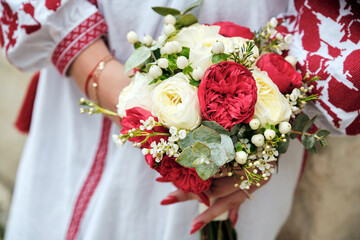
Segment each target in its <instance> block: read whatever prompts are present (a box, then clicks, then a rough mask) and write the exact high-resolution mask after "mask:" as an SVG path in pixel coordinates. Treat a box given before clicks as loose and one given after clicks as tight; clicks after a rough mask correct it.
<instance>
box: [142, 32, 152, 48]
mask: <svg viewBox="0 0 360 240" xmlns="http://www.w3.org/2000/svg"><path fill="white" fill-rule="evenodd" d="M142 42H143V43H144V44H145V45H146V46H151V44H152V42H153V39H152V37H151V36H150V35H145V36H144V37H143V39H142Z"/></svg>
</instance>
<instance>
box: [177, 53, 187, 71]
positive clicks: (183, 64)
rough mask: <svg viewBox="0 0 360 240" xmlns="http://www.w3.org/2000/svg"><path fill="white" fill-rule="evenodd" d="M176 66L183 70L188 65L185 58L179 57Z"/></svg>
mask: <svg viewBox="0 0 360 240" xmlns="http://www.w3.org/2000/svg"><path fill="white" fill-rule="evenodd" d="M176 65H177V67H178V68H180V69H185V68H186V67H187V66H188V65H189V61H188V60H187V58H186V57H184V56H180V57H178V58H177V59H176Z"/></svg>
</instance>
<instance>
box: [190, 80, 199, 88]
mask: <svg viewBox="0 0 360 240" xmlns="http://www.w3.org/2000/svg"><path fill="white" fill-rule="evenodd" d="M189 84H190V85H192V86H194V87H198V86H199V85H200V81H195V80H194V79H190V81H189Z"/></svg>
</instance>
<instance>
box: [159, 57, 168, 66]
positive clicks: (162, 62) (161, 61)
mask: <svg viewBox="0 0 360 240" xmlns="http://www.w3.org/2000/svg"><path fill="white" fill-rule="evenodd" d="M157 65H158V66H159V67H161V68H167V67H168V66H169V60H167V59H166V58H160V59H158V60H157Z"/></svg>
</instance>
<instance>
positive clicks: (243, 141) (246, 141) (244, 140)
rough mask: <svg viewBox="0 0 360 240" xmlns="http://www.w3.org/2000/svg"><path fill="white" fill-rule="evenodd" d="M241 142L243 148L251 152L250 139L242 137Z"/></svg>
mask: <svg viewBox="0 0 360 240" xmlns="http://www.w3.org/2000/svg"><path fill="white" fill-rule="evenodd" d="M239 142H240V144H241V148H242V149H245V150H246V151H247V152H250V147H251V144H250V142H249V139H247V138H242V139H240V140H239Z"/></svg>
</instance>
